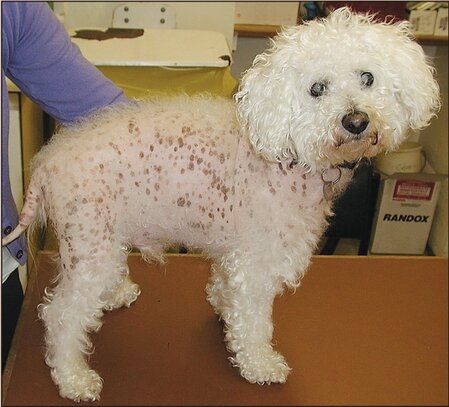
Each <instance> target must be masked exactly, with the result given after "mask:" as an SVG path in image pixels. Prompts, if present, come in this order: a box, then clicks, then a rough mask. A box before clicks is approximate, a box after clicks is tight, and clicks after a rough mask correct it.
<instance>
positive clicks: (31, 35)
mask: <svg viewBox="0 0 449 407" xmlns="http://www.w3.org/2000/svg"><path fill="white" fill-rule="evenodd" d="M12 4H13V5H12V6H11V7H12V13H11V15H12V18H13V21H12V26H11V27H10V28H11V30H12V32H11V33H10V34H12V35H11V36H12V38H11V39H10V41H9V45H8V46H9V47H10V49H9V56H10V59H9V61H8V66H7V69H6V72H5V74H6V76H8V77H9V78H10V79H11V80H12V81H13V82H15V83H16V85H17V86H19V87H20V89H21V90H22V91H23V92H24V93H25V94H26V95H27V96H29V97H30V98H31V99H32V100H34V101H35V102H36V103H38V104H39V105H40V106H41V107H42V109H43V110H45V111H46V112H47V113H49V114H50V115H51V116H53V117H54V118H55V119H57V120H58V121H60V122H62V123H67V122H71V121H73V120H74V119H76V118H78V117H80V116H83V115H85V114H87V113H89V112H91V111H93V110H95V109H97V108H99V107H103V106H106V105H109V104H111V103H115V102H125V101H127V100H128V99H127V98H126V97H125V96H124V95H123V91H122V90H121V89H119V88H118V87H116V86H115V85H114V84H113V83H112V82H111V81H110V80H109V79H107V78H106V77H104V76H103V74H102V73H101V72H100V71H99V70H98V69H97V68H95V67H94V66H93V65H92V64H91V63H90V62H89V61H87V60H86V59H85V58H84V57H83V56H82V55H81V53H80V51H79V49H78V47H77V46H76V45H75V44H74V43H72V41H71V40H70V37H69V36H68V34H67V33H66V31H65V29H64V27H63V26H62V24H61V23H60V22H59V21H58V20H57V18H56V16H55V15H54V14H53V12H52V11H51V10H50V8H49V7H48V5H47V4H46V3H36V2H14V3H12ZM2 6H5V4H2ZM11 40H12V42H11Z"/></svg>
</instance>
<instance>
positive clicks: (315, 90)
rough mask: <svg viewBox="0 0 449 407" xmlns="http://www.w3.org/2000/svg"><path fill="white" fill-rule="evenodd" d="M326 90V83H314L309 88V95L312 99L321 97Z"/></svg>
mask: <svg viewBox="0 0 449 407" xmlns="http://www.w3.org/2000/svg"><path fill="white" fill-rule="evenodd" d="M326 90H327V83H326V82H315V83H314V84H313V85H312V87H311V88H310V94H311V95H312V96H313V97H314V98H317V97H320V96H322V95H323V94H324V93H325V92H326Z"/></svg>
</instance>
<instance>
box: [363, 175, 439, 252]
mask: <svg viewBox="0 0 449 407" xmlns="http://www.w3.org/2000/svg"><path fill="white" fill-rule="evenodd" d="M443 179H444V176H442V175H437V174H410V173H407V174H405V173H396V174H393V175H391V176H390V177H388V178H386V179H384V180H382V181H381V186H380V191H379V196H378V200H377V207H376V213H375V217H374V223H373V231H372V237H371V247H370V253H372V254H424V252H425V250H426V245H427V240H428V238H429V232H430V228H431V226H432V221H433V216H434V213H435V207H436V204H437V200H438V194H439V191H440V185H441V181H442V180H443Z"/></svg>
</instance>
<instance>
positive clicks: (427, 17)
mask: <svg viewBox="0 0 449 407" xmlns="http://www.w3.org/2000/svg"><path fill="white" fill-rule="evenodd" d="M436 19H437V12H436V10H412V11H411V12H410V16H409V21H410V23H411V24H412V31H413V32H414V33H415V34H421V35H433V33H434V31H435V21H436Z"/></svg>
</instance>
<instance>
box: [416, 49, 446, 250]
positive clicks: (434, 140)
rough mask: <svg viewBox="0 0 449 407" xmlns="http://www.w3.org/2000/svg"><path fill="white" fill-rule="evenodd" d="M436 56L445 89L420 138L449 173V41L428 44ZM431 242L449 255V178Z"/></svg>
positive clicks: (432, 158)
mask: <svg viewBox="0 0 449 407" xmlns="http://www.w3.org/2000/svg"><path fill="white" fill-rule="evenodd" d="M424 50H425V51H426V53H427V54H428V55H430V56H431V57H432V58H433V59H434V63H435V68H436V69H437V80H438V83H439V85H440V92H441V102H442V106H441V110H440V112H439V114H438V117H437V118H436V119H434V120H433V121H432V124H431V125H430V126H429V127H428V128H426V129H425V130H423V131H422V132H421V134H420V136H419V142H420V143H421V144H422V145H423V147H424V151H425V152H426V156H427V160H428V162H429V164H430V165H431V167H432V168H433V169H434V171H435V172H436V173H438V174H446V175H447V174H448V127H447V125H448V114H447V113H448V112H447V106H448V97H447V95H448V67H447V65H448V44H447V42H446V43H445V44H441V45H437V46H434V47H424ZM429 246H430V247H431V249H432V251H433V252H434V253H435V254H436V255H444V256H447V255H448V180H447V179H446V181H445V182H443V184H442V188H441V191H440V196H439V199H438V204H437V208H436V212H435V220H434V222H433V224H432V229H431V231H430V238H429Z"/></svg>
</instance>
